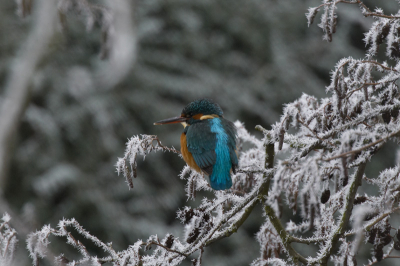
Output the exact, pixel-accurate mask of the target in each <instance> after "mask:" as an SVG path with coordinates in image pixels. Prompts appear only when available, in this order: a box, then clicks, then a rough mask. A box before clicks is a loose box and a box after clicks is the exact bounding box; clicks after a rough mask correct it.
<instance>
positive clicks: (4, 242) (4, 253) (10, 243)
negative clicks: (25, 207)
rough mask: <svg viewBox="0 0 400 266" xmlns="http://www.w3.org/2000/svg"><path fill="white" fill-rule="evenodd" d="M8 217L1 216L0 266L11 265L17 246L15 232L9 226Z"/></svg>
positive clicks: (5, 215)
mask: <svg viewBox="0 0 400 266" xmlns="http://www.w3.org/2000/svg"><path fill="white" fill-rule="evenodd" d="M10 220H11V217H10V215H8V214H7V213H5V214H3V217H2V218H1V222H0V265H12V261H13V257H14V251H15V248H16V246H17V243H18V240H17V232H16V231H15V230H14V228H12V227H11V226H10V224H9V222H10Z"/></svg>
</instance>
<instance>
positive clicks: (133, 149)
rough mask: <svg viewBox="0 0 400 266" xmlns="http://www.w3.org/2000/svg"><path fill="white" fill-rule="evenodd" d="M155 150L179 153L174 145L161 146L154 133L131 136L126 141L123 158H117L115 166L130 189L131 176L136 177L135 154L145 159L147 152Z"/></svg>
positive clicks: (131, 183)
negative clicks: (170, 146) (169, 146)
mask: <svg viewBox="0 0 400 266" xmlns="http://www.w3.org/2000/svg"><path fill="white" fill-rule="evenodd" d="M157 151H164V152H165V151H169V152H173V153H177V154H180V152H179V151H178V150H176V149H175V148H174V147H172V148H168V147H166V146H163V145H162V144H161V141H160V140H159V138H158V137H157V136H155V135H141V136H133V137H132V138H130V139H129V141H128V142H127V143H126V149H125V155H124V157H123V158H118V161H117V164H116V167H117V173H118V175H120V174H121V173H122V174H123V175H124V177H125V179H126V182H127V183H128V186H129V188H130V189H132V188H133V180H132V178H136V177H137V156H138V155H139V156H143V159H145V158H146V155H147V154H149V153H151V152H157Z"/></svg>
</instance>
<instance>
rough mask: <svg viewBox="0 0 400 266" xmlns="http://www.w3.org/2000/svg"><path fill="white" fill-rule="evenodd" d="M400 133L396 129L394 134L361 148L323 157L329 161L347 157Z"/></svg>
mask: <svg viewBox="0 0 400 266" xmlns="http://www.w3.org/2000/svg"><path fill="white" fill-rule="evenodd" d="M398 134H400V130H398V131H396V132H393V133H392V134H389V135H388V136H386V137H384V138H381V139H379V140H377V141H374V142H372V143H370V144H368V145H365V146H364V147H361V148H359V149H356V150H352V151H348V152H344V153H342V154H339V155H336V156H333V157H331V158H328V159H323V160H324V161H327V162H328V161H331V160H334V159H337V158H341V157H346V156H348V155H350V154H355V153H359V152H361V151H363V150H365V149H368V148H370V147H372V146H375V145H376V144H378V143H381V142H383V141H386V140H388V139H389V138H391V137H394V136H396V135H398Z"/></svg>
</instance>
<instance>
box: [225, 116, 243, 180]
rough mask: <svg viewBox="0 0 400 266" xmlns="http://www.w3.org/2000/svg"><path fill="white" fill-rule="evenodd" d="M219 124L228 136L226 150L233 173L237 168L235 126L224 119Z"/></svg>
mask: <svg viewBox="0 0 400 266" xmlns="http://www.w3.org/2000/svg"><path fill="white" fill-rule="evenodd" d="M221 123H222V125H223V127H224V129H225V133H226V134H227V135H228V143H227V145H228V148H229V155H230V158H231V163H232V171H233V172H234V173H235V168H236V167H237V166H238V164H239V162H238V158H237V154H236V142H237V131H236V127H235V125H234V124H233V123H232V122H231V121H229V120H226V119H221Z"/></svg>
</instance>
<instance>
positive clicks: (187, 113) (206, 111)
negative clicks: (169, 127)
mask: <svg viewBox="0 0 400 266" xmlns="http://www.w3.org/2000/svg"><path fill="white" fill-rule="evenodd" d="M223 114H224V113H223V112H222V109H221V107H219V105H218V104H216V103H214V102H213V101H211V100H210V99H200V100H196V101H193V102H191V103H189V104H188V105H186V106H185V108H183V110H182V113H181V115H180V116H177V117H172V118H168V119H164V120H160V121H157V122H155V123H154V125H164V124H174V123H181V124H182V125H183V126H184V127H186V126H187V125H191V124H193V123H196V122H199V121H201V120H204V119H212V118H215V117H222V116H223Z"/></svg>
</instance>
